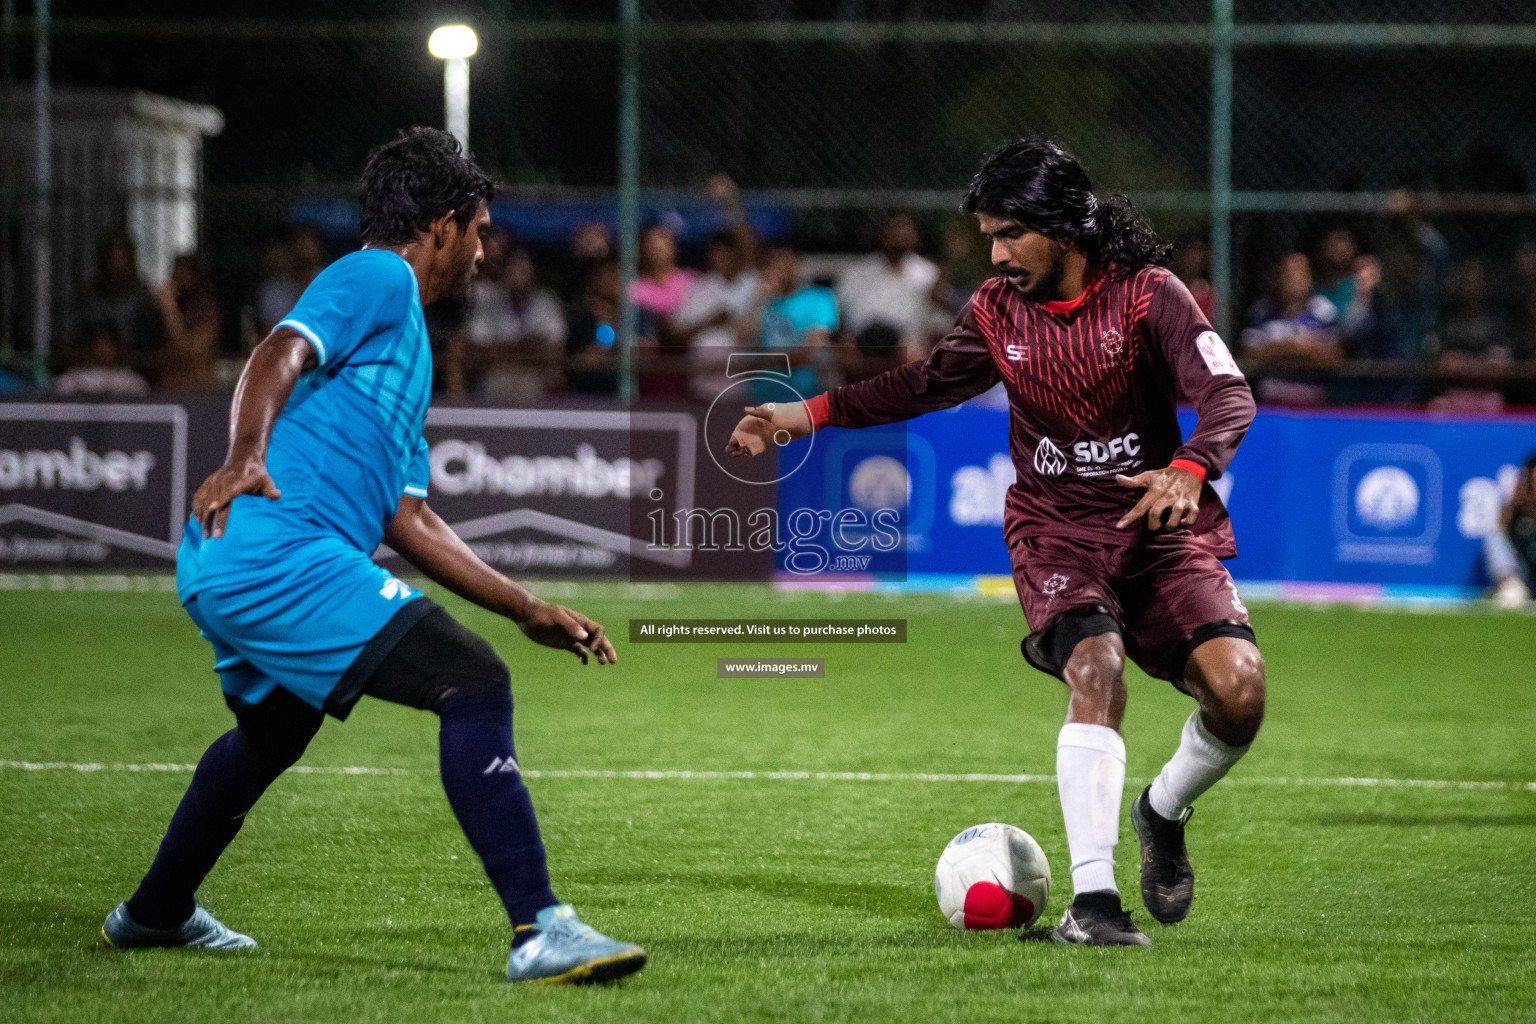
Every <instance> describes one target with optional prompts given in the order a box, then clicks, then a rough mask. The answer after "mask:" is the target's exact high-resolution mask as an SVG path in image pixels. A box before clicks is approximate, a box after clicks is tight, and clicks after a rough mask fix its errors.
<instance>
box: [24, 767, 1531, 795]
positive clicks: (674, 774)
mask: <svg viewBox="0 0 1536 1024" xmlns="http://www.w3.org/2000/svg"><path fill="white" fill-rule="evenodd" d="M196 767H197V766H196V765H191V764H160V763H155V762H151V763H148V764H117V763H113V764H105V763H100V762H88V763H75V762H71V761H0V769H11V770H15V771H27V772H42V771H76V772H179V773H183V774H188V773H191V772H192V771H193V770H195V769H196ZM288 771H289V773H291V774H294V775H409V774H411V773H410V771H409V769H406V768H361V767H320V766H315V765H302V764H301V765H294V766H293V767H292V768H289V769H288ZM523 777H524V778H529V779H700V780H706V781H707V780H711V779H762V780H767V781H791V782H794V781H811V782H1006V783H1029V782H1048V783H1054V782H1055V781H1056V776H1054V775H1028V774H1021V775H1004V774H993V773H989V772H967V773H965V774H946V773H938V772H747V771H742V772H727V771H617V770H612V769H597V768H577V769H558V768H557V769H539V768H526V769H524V770H523ZM1125 782H1126V785H1128V786H1142V785H1145V784H1146V782H1147V780H1146V779H1126V780H1125ZM1230 783H1236V784H1237V785H1247V786H1363V787H1382V788H1406V789H1481V790H1509V789H1514V790H1530V791H1532V792H1536V782H1476V781H1470V780H1463V779H1372V778H1354V777H1347V776H1346V777H1341V778H1319V779H1307V778H1291V777H1288V776H1276V777H1271V778H1263V777H1255V778H1247V777H1244V776H1237V777H1235V778H1233V779H1231V780H1230ZM1230 783H1229V784H1230Z"/></svg>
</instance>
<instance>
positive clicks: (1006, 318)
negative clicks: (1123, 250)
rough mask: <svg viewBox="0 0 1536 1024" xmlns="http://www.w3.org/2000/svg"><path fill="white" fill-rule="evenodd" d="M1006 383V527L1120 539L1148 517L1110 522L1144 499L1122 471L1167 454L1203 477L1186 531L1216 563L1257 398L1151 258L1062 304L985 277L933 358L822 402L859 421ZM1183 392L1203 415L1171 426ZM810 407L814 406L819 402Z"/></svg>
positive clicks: (847, 422)
mask: <svg viewBox="0 0 1536 1024" xmlns="http://www.w3.org/2000/svg"><path fill="white" fill-rule="evenodd" d="M999 381H1001V382H1002V383H1003V385H1004V386H1005V387H1006V388H1007V391H1008V408H1009V431H1008V446H1009V450H1010V452H1011V453H1012V456H1013V465H1014V469H1015V471H1016V474H1017V479H1016V481H1015V483H1014V484H1013V486H1011V487H1010V488H1009V489H1008V498H1007V502H1006V506H1005V511H1004V520H1003V530H1004V536H1005V537H1006V539H1007V541H1008V543H1009V545H1010V546H1011V545H1012V544H1013V543H1014V541H1015V540H1016V539H1018V538H1020V537H1024V536H1049V537H1062V538H1068V539H1071V538H1076V539H1080V540H1083V541H1085V542H1088V543H1092V544H1095V545H1115V546H1129V545H1133V544H1137V543H1140V542H1142V541H1143V540H1144V539H1145V538H1146V537H1147V531H1146V526H1145V523H1144V522H1143V523H1139V524H1136V525H1134V526H1131V527H1128V528H1126V529H1124V530H1117V529H1115V523H1116V522H1117V521H1118V520H1119V519H1120V517H1121V516H1123V515H1124V514H1125V513H1126V511H1127V510H1129V509H1130V508H1131V506H1133V505H1134V504H1135V503H1136V502H1137V501H1138V500H1140V498H1141V496H1142V495H1143V494H1144V493H1145V492H1143V491H1141V490H1133V489H1129V488H1125V487H1122V486H1120V485H1119V484H1117V483H1116V482H1115V474H1117V473H1122V474H1126V475H1134V474H1136V473H1139V472H1142V471H1143V470H1147V469H1161V468H1163V467H1165V466H1167V465H1168V464H1169V463H1170V462H1172V461H1174V460H1175V459H1179V460H1186V461H1187V462H1191V463H1196V464H1198V466H1199V467H1201V468H1203V469H1204V471H1205V480H1206V483H1205V485H1204V487H1203V488H1202V491H1201V498H1200V513H1199V516H1198V517H1197V519H1196V521H1195V524H1194V526H1193V527H1192V530H1193V532H1194V533H1195V534H1196V535H1197V536H1198V537H1200V538H1201V540H1203V541H1205V542H1207V543H1209V544H1211V545H1212V547H1213V548H1214V550H1215V552H1216V553H1217V554H1218V555H1219V556H1220V557H1223V558H1229V557H1231V556H1232V555H1234V554H1235V553H1236V548H1235V545H1234V542H1233V538H1232V527H1231V523H1230V522H1229V521H1228V519H1227V512H1226V509H1225V508H1224V507H1223V506H1222V503H1221V499H1220V498H1218V497H1217V496H1216V494H1215V492H1214V491H1213V490H1212V489H1211V487H1210V483H1209V481H1211V480H1214V479H1216V478H1218V477H1219V476H1220V475H1221V473H1222V471H1223V470H1225V469H1226V467H1227V463H1228V462H1230V461H1231V459H1232V455H1233V453H1234V452H1236V450H1237V446H1238V442H1240V441H1241V440H1242V439H1243V435H1244V434H1245V433H1246V432H1247V430H1248V424H1249V423H1250V422H1252V420H1253V412H1254V407H1253V395H1252V393H1251V392H1250V391H1249V389H1248V382H1247V381H1246V380H1244V379H1243V375H1242V372H1241V371H1240V370H1239V369H1238V367H1237V364H1236V363H1235V362H1234V361H1233V359H1232V356H1231V354H1230V353H1229V352H1228V350H1227V347H1226V345H1224V344H1223V343H1222V341H1221V338H1220V337H1218V336H1217V334H1216V333H1215V332H1214V331H1213V330H1211V325H1210V323H1209V322H1208V321H1207V320H1206V319H1205V316H1204V315H1203V314H1202V313H1201V312H1200V309H1199V307H1198V306H1197V305H1196V304H1195V300H1194V298H1193V297H1192V296H1191V295H1190V294H1189V291H1188V290H1187V289H1186V288H1185V287H1184V285H1183V283H1182V282H1180V281H1179V279H1178V278H1176V277H1174V276H1173V274H1171V273H1169V272H1168V271H1166V270H1164V269H1162V268H1160V267H1150V268H1147V269H1144V270H1140V271H1138V272H1136V273H1135V274H1131V275H1116V274H1115V273H1114V272H1113V268H1110V269H1109V270H1108V271H1107V272H1105V273H1100V274H1099V275H1097V276H1096V277H1094V278H1093V279H1092V280H1091V281H1090V283H1089V284H1088V286H1087V288H1085V289H1084V291H1083V293H1082V294H1081V295H1079V296H1078V297H1077V298H1076V299H1073V300H1070V301H1066V302H1031V301H1029V300H1027V299H1025V298H1023V297H1022V296H1021V295H1020V294H1019V292H1018V290H1017V289H1016V288H1014V287H1013V285H1012V284H1011V283H1009V282H1008V280H1007V279H1006V278H1000V277H999V278H993V279H991V280H989V281H987V282H986V284H984V285H982V287H981V288H980V289H979V290H978V291H977V293H976V295H975V296H974V297H973V298H972V299H971V301H970V303H969V304H967V306H966V307H965V309H964V311H962V312H961V314H960V317H959V319H958V320H957V321H956V323H955V327H954V329H953V330H952V331H950V333H949V334H948V335H947V336H946V337H945V338H944V340H943V341H942V342H940V343H939V344H938V346H937V347H935V348H934V350H933V352H932V353H931V354H930V355H929V356H928V358H927V359H922V360H918V361H916V362H912V363H908V364H906V365H905V366H900V367H897V368H896V369H894V370H891V371H889V372H887V373H884V374H882V375H880V376H878V377H874V378H871V379H870V380H867V381H863V382H861V383H858V384H851V385H848V386H847V387H841V388H837V389H835V390H833V391H830V392H828V394H827V396H826V407H825V411H826V418H825V423H826V424H827V425H830V426H835V427H867V426H874V425H877V424H882V423H894V422H897V421H899V420H907V419H911V418H912V417H914V416H920V415H922V414H923V413H927V412H933V411H936V410H939V409H944V408H948V407H950V406H953V405H957V404H959V403H960V402H964V401H965V400H966V399H969V398H973V397H975V396H976V395H979V394H981V393H982V392H984V391H986V390H988V389H989V388H991V387H993V386H994V385H995V384H997V383H998V382H999ZM1180 397H1183V398H1184V399H1185V400H1187V401H1189V402H1191V403H1193V404H1194V406H1195V409H1196V411H1197V412H1198V414H1199V419H1198V422H1197V423H1196V425H1195V430H1194V433H1193V434H1192V435H1191V436H1190V437H1189V439H1188V440H1185V439H1184V438H1183V436H1182V435H1181V433H1180V431H1179V421H1178V415H1177V406H1176V403H1177V401H1178V399H1179V398H1180ZM815 405H816V406H819V405H820V403H819V402H818V403H815ZM819 411H820V410H819V409H817V408H814V407H813V416H814V415H815V414H816V413H817V412H819Z"/></svg>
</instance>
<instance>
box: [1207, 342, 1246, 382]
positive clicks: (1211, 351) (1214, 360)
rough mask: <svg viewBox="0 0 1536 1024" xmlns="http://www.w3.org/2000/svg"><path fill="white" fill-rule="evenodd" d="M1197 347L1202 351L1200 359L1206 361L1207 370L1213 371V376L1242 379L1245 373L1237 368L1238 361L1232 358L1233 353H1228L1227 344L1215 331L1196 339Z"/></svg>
mask: <svg viewBox="0 0 1536 1024" xmlns="http://www.w3.org/2000/svg"><path fill="white" fill-rule="evenodd" d="M1195 347H1196V348H1198V349H1199V350H1200V358H1201V359H1204V360H1205V368H1206V369H1207V370H1210V371H1211V374H1212V375H1213V376H1217V377H1222V376H1228V377H1241V376H1242V375H1243V371H1242V370H1240V369H1238V368H1237V360H1235V359H1233V358H1232V353H1231V352H1229V351H1227V343H1226V342H1224V341H1222V340H1221V336H1220V335H1218V334H1217V333H1216V332H1215V331H1204V332H1202V333H1201V335H1200V337H1198V338H1196V339H1195Z"/></svg>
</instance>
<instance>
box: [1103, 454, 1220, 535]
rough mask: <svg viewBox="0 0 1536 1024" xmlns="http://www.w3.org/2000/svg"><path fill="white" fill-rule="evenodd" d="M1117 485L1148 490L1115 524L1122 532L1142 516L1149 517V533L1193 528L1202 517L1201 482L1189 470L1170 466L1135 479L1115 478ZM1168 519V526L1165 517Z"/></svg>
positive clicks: (1119, 476)
mask: <svg viewBox="0 0 1536 1024" xmlns="http://www.w3.org/2000/svg"><path fill="white" fill-rule="evenodd" d="M1115 483H1117V484H1119V485H1120V486H1121V487H1130V488H1138V487H1140V488H1145V489H1146V492H1147V493H1146V494H1143V495H1142V496H1141V500H1140V501H1138V502H1137V503H1136V507H1135V508H1133V509H1131V510H1130V511H1129V512H1127V513H1126V514H1125V515H1124V516H1123V517H1121V519H1120V521H1119V522H1118V523H1116V524H1115V529H1117V530H1123V529H1125V528H1126V527H1127V526H1130V525H1132V524H1133V523H1135V522H1136V520H1138V519H1140V518H1141V517H1142V516H1146V517H1147V529H1149V530H1162V529H1169V530H1176V529H1178V528H1179V527H1180V526H1192V525H1194V522H1195V516H1197V515H1199V513H1200V478H1199V477H1197V476H1195V474H1193V473H1191V472H1190V471H1189V470H1187V469H1180V468H1179V467H1177V466H1169V467H1168V468H1166V469H1149V470H1147V471H1146V472H1145V473H1137V474H1136V475H1135V476H1122V475H1120V474H1118V473H1117V474H1115ZM1164 516H1167V520H1168V521H1167V523H1166V524H1165V523H1164V522H1163V517H1164Z"/></svg>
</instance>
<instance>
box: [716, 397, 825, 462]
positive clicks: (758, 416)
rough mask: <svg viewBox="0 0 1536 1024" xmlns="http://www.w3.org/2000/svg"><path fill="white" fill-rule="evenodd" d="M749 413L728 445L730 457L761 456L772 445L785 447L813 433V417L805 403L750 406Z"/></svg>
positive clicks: (727, 450)
mask: <svg viewBox="0 0 1536 1024" xmlns="http://www.w3.org/2000/svg"><path fill="white" fill-rule="evenodd" d="M746 413H747V414H746V415H745V416H743V417H742V418H741V422H740V423H738V424H736V429H735V430H733V431H731V439H730V440H729V441H727V442H726V443H725V454H727V455H761V454H763V452H765V451H767V450H768V446H769V445H781V446H782V445H786V444H789V442H791V441H795V440H798V439H799V438H802V437H805V436H807V435H808V434H810V432H811V417H810V414H809V413H807V412H806V411H805V403H803V402H768V403H766V404H764V405H749V406H747V407H746Z"/></svg>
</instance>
